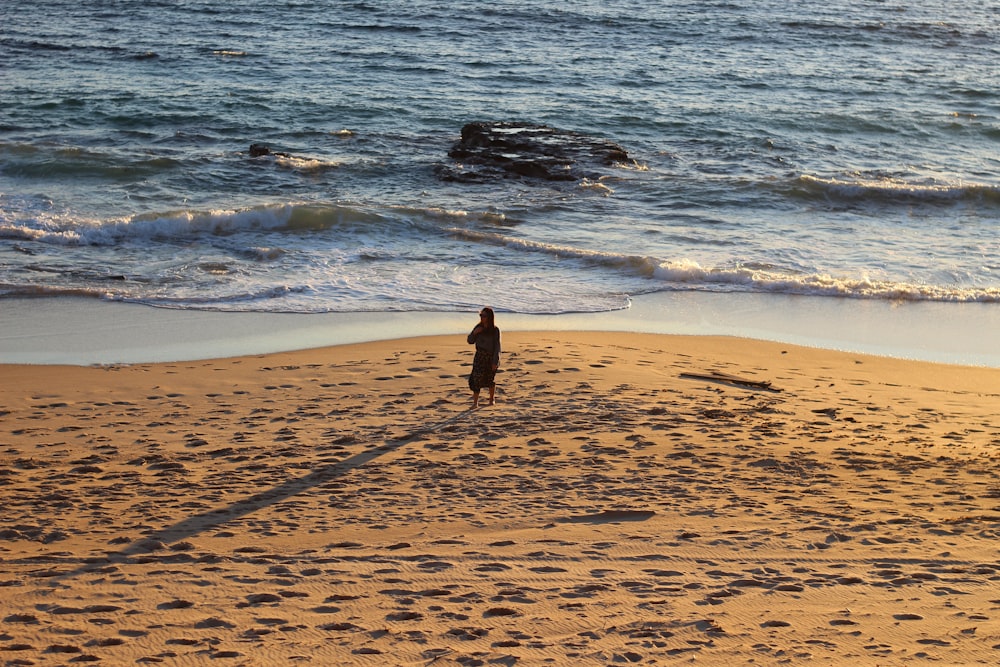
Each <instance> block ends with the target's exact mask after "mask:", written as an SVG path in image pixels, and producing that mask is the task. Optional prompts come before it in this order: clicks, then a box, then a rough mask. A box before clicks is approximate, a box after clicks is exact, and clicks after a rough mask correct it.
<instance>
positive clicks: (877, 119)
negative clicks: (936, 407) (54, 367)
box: [0, 0, 1000, 314]
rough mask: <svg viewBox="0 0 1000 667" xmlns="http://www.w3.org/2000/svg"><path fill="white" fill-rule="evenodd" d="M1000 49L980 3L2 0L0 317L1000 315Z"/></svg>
mask: <svg viewBox="0 0 1000 667" xmlns="http://www.w3.org/2000/svg"><path fill="white" fill-rule="evenodd" d="M997 63H1000V2H998V1H997V0H981V1H980V2H976V3H965V2H943V1H941V0H899V1H894V0H887V1H884V2H868V3H857V2H848V1H847V0H824V1H823V2H817V1H815V0H806V1H804V2H795V3H789V2H778V1H777V0H753V1H750V0H726V1H701V0H699V1H691V2H661V1H657V2H652V1H648V0H599V1H598V0H576V1H573V2H552V1H545V0H526V1H512V0H491V1H490V2H479V1H475V0H473V1H469V2H463V3H448V2H441V1H431V0H407V1H406V2H400V1H398V0H384V1H375V0H369V1H345V2H335V1H333V0H287V1H279V2H274V1H273V0H268V1H267V2H264V1H261V0H239V1H238V2H236V1H230V0H170V1H167V0H161V1H156V0H141V1H140V0H84V1H82V2H81V1H80V0H74V1H73V2H69V1H67V0H46V1H45V2H37V0H5V1H4V3H3V4H2V5H0V310H2V307H3V306H2V303H3V300H4V299H23V298H25V297H31V298H38V299H49V298H55V297H66V296H71V297H79V298H83V299H95V300H102V301H113V302H129V303H139V304H147V305H150V306H156V307H163V308H173V309H186V310H212V311H251V312H267V313H285V312H294V313H357V312H399V311H407V312H431V311H435V312H467V311H473V310H474V309H478V308H479V307H481V306H483V305H490V306H492V307H494V308H495V309H497V310H498V311H499V312H507V313H519V314H559V313H599V312H609V311H616V310H620V309H625V308H628V307H629V306H630V303H631V302H632V299H633V298H637V297H639V296H640V295H647V294H655V293H669V292H706V293H726V294H735V295H740V294H746V295H759V294H776V295H801V296H804V297H809V298H816V299H834V300H864V301H883V302H892V303H903V304H905V303H910V302H927V301H933V302H953V303H956V304H969V303H975V304H986V306H988V307H989V308H991V309H992V308H1000V240H998V239H1000V87H998V85H997V81H998V79H997V74H998V68H997ZM470 123H483V124H488V125H490V126H491V127H495V128H496V129H497V130H498V131H499V132H504V131H513V130H511V128H521V129H522V130H524V131H525V132H529V133H530V132H535V133H539V132H545V133H548V132H551V133H552V136H554V137H555V138H556V140H557V143H556V144H554V146H555V148H553V150H554V151H555V152H556V154H554V155H551V154H550V155H545V156H543V157H544V158H545V159H547V160H549V162H550V163H551V164H553V165H555V166H554V169H555V172H548V173H542V174H541V175H539V172H537V171H533V169H534V167H532V168H531V169H513V170H512V169H508V168H507V167H509V166H510V164H511V163H512V162H513V163H516V162H517V161H518V160H519V159H520V158H521V157H522V156H521V155H520V154H518V155H512V154H511V152H510V151H507V152H506V153H505V152H504V150H503V149H500V150H498V154H497V155H494V156H492V157H493V158H494V159H495V162H493V163H490V164H487V165H486V166H484V163H482V162H478V161H477V159H476V158H469V157H468V155H465V156H463V155H462V154H460V153H458V152H456V146H457V145H458V144H459V142H460V140H461V138H462V131H463V128H464V127H466V126H467V125H469V124H470ZM545 136H549V135H547V134H546V135H545ZM543 139H544V137H543ZM559 142H561V143H559ZM253 144H258V145H263V146H266V147H267V149H268V150H267V153H266V154H263V155H256V154H255V153H256V152H257V151H251V146H252V145H253ZM541 144H542V149H544V148H545V146H546V145H547V144H546V143H545V141H542V142H541ZM593 144H599V145H608V144H613V145H614V146H616V147H618V148H620V149H621V151H622V154H619V155H618V156H617V157H616V158H615V159H613V160H603V161H602V160H590V157H592V156H589V155H584V156H583V157H582V158H580V159H577V157H578V156H576V154H566V153H565V152H564V151H563V152H560V151H562V149H563V148H567V147H568V149H572V150H575V149H577V148H580V149H582V150H584V151H586V150H587V149H588V147H590V146H592V145H593ZM550 148H551V146H550ZM456 155H458V156H457V157H456Z"/></svg>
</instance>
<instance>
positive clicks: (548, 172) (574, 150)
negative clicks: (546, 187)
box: [438, 122, 629, 182]
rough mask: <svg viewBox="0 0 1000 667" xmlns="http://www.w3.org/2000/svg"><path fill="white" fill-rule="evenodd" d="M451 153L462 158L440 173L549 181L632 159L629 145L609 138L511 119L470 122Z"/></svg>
mask: <svg viewBox="0 0 1000 667" xmlns="http://www.w3.org/2000/svg"><path fill="white" fill-rule="evenodd" d="M448 156H449V157H451V158H454V159H455V160H456V161H458V162H457V163H456V164H453V165H440V166H439V168H438V176H440V177H441V178H442V179H444V180H448V181H463V182H481V181H486V180H490V179H493V178H497V177H525V178H534V179H541V180H545V181H575V180H579V179H581V178H599V177H600V176H602V175H604V171H603V170H604V169H605V168H606V167H609V166H612V165H614V164H616V163H621V162H626V161H628V160H629V156H628V153H627V152H626V151H625V149H624V148H622V147H621V146H619V145H618V144H616V143H614V142H612V141H609V140H607V139H602V138H600V137H590V136H587V135H585V134H581V133H579V132H572V131H569V130H559V129H556V128H553V127H548V126H546V125H531V124H525V123H511V122H476V123H469V124H467V125H466V126H465V127H463V128H462V138H461V139H459V140H458V141H457V142H456V143H455V145H454V146H452V148H451V150H450V151H448Z"/></svg>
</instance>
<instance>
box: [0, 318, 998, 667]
mask: <svg viewBox="0 0 1000 667" xmlns="http://www.w3.org/2000/svg"><path fill="white" fill-rule="evenodd" d="M504 350H505V351H504V356H503V360H502V363H501V372H500V373H499V375H498V400H497V404H496V405H493V406H485V407H481V408H479V409H477V410H471V409H470V407H469V405H470V404H469V392H468V388H467V386H466V380H465V375H466V374H467V372H468V369H469V364H470V362H471V358H472V355H471V351H470V349H469V346H467V345H466V344H465V340H464V335H450V336H433V337H422V338H410V339H404V340H395V341H382V342H373V343H357V344H351V345H342V346H334V347H326V348H321V349H312V350H303V351H298V352H288V353H275V354H267V355H244V356H240V357H234V358H224V359H211V360H201V361H189V362H169V363H148V364H132V365H119V364H110V365H104V366H89V367H88V366H56V365H49V366H37V365H16V364H11V365H5V366H2V370H0V373H2V376H3V382H2V383H0V485H2V487H3V498H4V500H5V503H6V506H7V508H8V509H9V510H10V514H8V515H7V519H6V521H5V522H4V526H3V528H2V530H0V601H2V605H0V606H2V612H0V661H2V662H3V664H6V665H62V664H77V663H83V664H90V663H93V664H107V665H127V664H159V663H163V664H207V663H211V664H232V665H269V666H270V665H274V666H279V665H280V666H284V665H294V664H315V665H379V666H386V665H428V664H434V665H466V666H468V665H507V666H510V665H540V664H555V665H608V664H680V663H692V662H696V663H701V664H713V665H715V664H760V665H771V664H774V665H777V664H806V663H822V664H833V665H842V664H861V665H915V664H935V665H980V664H996V663H997V662H1000V540H998V538H1000V466H998V457H1000V369H997V368H985V367H963V366H949V365H943V364H933V363H926V362H917V361H907V360H899V359H892V358H887V357H876V356H865V355H861V354H856V353H848V352H835V351H828V350H820V349H812V348H805V347H797V346H795V345H790V344H785V343H773V342H761V341H753V340H748V339H741V338H734V337H724V336H723V337H716V336H668V335H656V334H638V333H631V334H618V333H608V332H599V333H584V332H562V331H560V332H510V333H505V334H504ZM719 374H722V375H724V376H725V377H717V376H718V375H719ZM713 376H716V377H713Z"/></svg>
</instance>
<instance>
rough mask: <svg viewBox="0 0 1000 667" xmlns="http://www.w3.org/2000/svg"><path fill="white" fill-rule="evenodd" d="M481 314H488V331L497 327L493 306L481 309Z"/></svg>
mask: <svg viewBox="0 0 1000 667" xmlns="http://www.w3.org/2000/svg"><path fill="white" fill-rule="evenodd" d="M479 314H480V315H485V316H486V330H487V331H489V330H491V329H495V328H496V326H497V325H496V322H495V321H494V319H493V309H492V308H483V309H482V310H480V311H479Z"/></svg>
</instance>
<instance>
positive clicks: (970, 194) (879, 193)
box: [795, 174, 1000, 204]
mask: <svg viewBox="0 0 1000 667" xmlns="http://www.w3.org/2000/svg"><path fill="white" fill-rule="evenodd" d="M795 187H796V188H797V189H798V190H799V191H804V193H806V194H808V195H812V196H816V195H818V196H821V197H824V198H828V199H835V200H845V201H858V200H867V201H874V202H886V203H891V202H917V203H950V202H959V201H985V202H993V203H996V204H1000V186H996V185H989V184H986V183H971V182H958V183H910V182H907V181H904V180H902V179H898V178H890V177H884V178H862V177H858V178H821V177H819V176H811V175H809V174H803V175H801V176H799V177H798V179H796V181H795Z"/></svg>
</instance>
